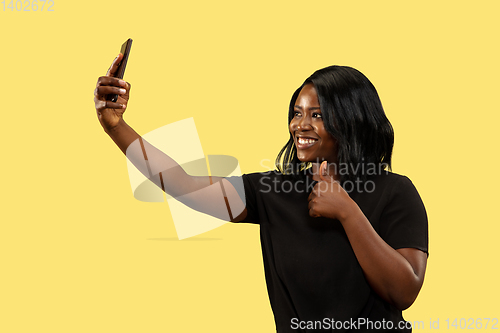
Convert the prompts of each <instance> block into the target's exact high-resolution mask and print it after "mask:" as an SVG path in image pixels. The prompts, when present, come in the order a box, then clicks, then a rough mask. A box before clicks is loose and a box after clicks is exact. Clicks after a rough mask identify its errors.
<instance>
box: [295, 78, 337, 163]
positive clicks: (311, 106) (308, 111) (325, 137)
mask: <svg viewBox="0 0 500 333" xmlns="http://www.w3.org/2000/svg"><path fill="white" fill-rule="evenodd" d="M289 128H290V133H291V134H292V137H293V140H294V142H295V147H296V148H297V157H298V159H299V160H300V161H302V162H321V161H327V162H328V163H336V162H337V142H336V141H335V139H334V138H333V136H332V135H331V134H330V133H328V132H327V131H326V128H325V126H324V124H323V118H322V116H321V109H320V105H319V101H318V94H317V93H316V88H315V87H314V85H313V84H312V83H309V84H306V85H304V87H303V88H302V90H301V91H300V93H299V96H298V97H297V100H296V101H295V106H294V117H293V119H292V121H291V122H290V126H289Z"/></svg>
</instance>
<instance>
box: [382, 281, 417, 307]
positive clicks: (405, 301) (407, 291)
mask: <svg viewBox="0 0 500 333" xmlns="http://www.w3.org/2000/svg"><path fill="white" fill-rule="evenodd" d="M422 282H423V281H420V279H418V278H417V277H415V279H414V280H413V281H412V283H411V284H410V285H407V286H405V287H404V288H401V289H400V290H399V291H398V292H396V293H395V294H394V295H393V296H392V297H390V300H391V303H392V304H393V305H394V306H395V307H396V308H397V309H398V310H401V311H403V310H406V309H408V308H409V307H410V306H411V305H412V304H413V303H414V302H415V300H416V299H417V296H418V294H419V292H420V289H421V288H422Z"/></svg>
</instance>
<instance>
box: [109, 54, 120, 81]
mask: <svg viewBox="0 0 500 333" xmlns="http://www.w3.org/2000/svg"><path fill="white" fill-rule="evenodd" d="M122 59H123V54H121V53H120V54H118V56H117V57H116V58H115V60H113V62H112V63H111V66H109V68H108V71H107V72H106V76H115V74H116V71H117V70H118V67H119V65H120V62H121V61H122Z"/></svg>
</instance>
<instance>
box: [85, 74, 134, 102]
mask: <svg viewBox="0 0 500 333" xmlns="http://www.w3.org/2000/svg"><path fill="white" fill-rule="evenodd" d="M130 87H131V86H130V83H128V82H125V81H123V80H120V79H117V78H114V77H109V76H101V77H100V78H99V79H98V80H97V84H96V88H95V90H94V96H95V97H96V98H97V99H99V100H105V99H106V97H107V96H108V95H111V94H113V95H119V96H128V94H129V92H130Z"/></svg>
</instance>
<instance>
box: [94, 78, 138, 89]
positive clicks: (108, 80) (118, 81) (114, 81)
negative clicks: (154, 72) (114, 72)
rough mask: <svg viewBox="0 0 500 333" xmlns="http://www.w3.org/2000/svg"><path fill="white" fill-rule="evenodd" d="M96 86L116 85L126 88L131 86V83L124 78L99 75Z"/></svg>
mask: <svg viewBox="0 0 500 333" xmlns="http://www.w3.org/2000/svg"><path fill="white" fill-rule="evenodd" d="M96 86H115V87H122V88H125V89H129V88H130V84H129V83H128V82H125V81H124V80H122V79H118V78H116V77H111V76H101V77H99V79H97V84H96Z"/></svg>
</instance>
